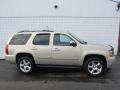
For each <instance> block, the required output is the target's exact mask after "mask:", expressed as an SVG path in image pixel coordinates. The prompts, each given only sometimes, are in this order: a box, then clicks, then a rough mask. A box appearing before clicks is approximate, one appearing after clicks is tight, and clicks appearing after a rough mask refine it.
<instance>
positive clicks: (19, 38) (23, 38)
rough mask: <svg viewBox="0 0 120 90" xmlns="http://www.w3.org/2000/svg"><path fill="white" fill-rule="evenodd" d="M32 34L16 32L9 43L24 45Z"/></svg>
mask: <svg viewBox="0 0 120 90" xmlns="http://www.w3.org/2000/svg"><path fill="white" fill-rule="evenodd" d="M30 36H31V34H16V35H14V36H13V37H12V39H11V41H10V43H9V44H11V45H24V44H26V43H27V41H28V39H29V38H30Z"/></svg>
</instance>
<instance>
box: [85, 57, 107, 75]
mask: <svg viewBox="0 0 120 90" xmlns="http://www.w3.org/2000/svg"><path fill="white" fill-rule="evenodd" d="M93 62H94V63H95V64H94V65H92V63H93ZM97 62H99V64H100V65H99V67H98V66H97V65H98V64H97ZM96 64H97V65H96ZM90 65H91V66H90ZM83 67H84V70H85V72H86V73H87V74H88V75H89V76H99V75H101V74H103V73H104V72H105V70H106V67H105V63H104V62H103V60H102V59H101V58H99V57H89V58H87V60H86V62H85V63H84V66H83ZM93 68H94V69H93ZM96 68H97V69H96ZM101 68H102V69H101ZM95 71H96V72H95ZM92 72H93V73H92ZM98 72H99V73H98ZM95 73H96V74H95Z"/></svg>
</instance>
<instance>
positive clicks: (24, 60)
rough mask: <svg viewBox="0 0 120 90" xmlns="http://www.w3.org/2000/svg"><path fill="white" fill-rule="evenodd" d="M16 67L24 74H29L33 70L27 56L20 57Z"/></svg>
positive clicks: (30, 59) (30, 60)
mask: <svg viewBox="0 0 120 90" xmlns="http://www.w3.org/2000/svg"><path fill="white" fill-rule="evenodd" d="M17 67H18V69H19V71H20V72H22V73H24V74H30V73H31V72H32V71H33V69H34V63H33V61H32V58H30V57H28V56H23V57H20V58H19V59H18V62H17Z"/></svg>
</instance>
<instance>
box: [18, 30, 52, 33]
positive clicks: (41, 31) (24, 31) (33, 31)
mask: <svg viewBox="0 0 120 90" xmlns="http://www.w3.org/2000/svg"><path fill="white" fill-rule="evenodd" d="M22 32H54V31H51V30H37V31H19V32H18V33H22Z"/></svg>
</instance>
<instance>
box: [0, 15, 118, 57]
mask: <svg viewBox="0 0 120 90" xmlns="http://www.w3.org/2000/svg"><path fill="white" fill-rule="evenodd" d="M42 29H50V30H54V31H69V32H71V33H73V34H75V35H76V36H78V37H79V38H80V39H82V40H85V41H87V42H93V43H98V44H108V45H112V46H114V48H115V53H117V46H118V30H119V20H118V18H88V17H86V18H85V17H84V18H81V17H47V16H45V17H1V18H0V58H4V47H5V43H6V42H7V40H8V38H9V37H10V35H11V34H13V33H15V32H18V31H21V30H42Z"/></svg>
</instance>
